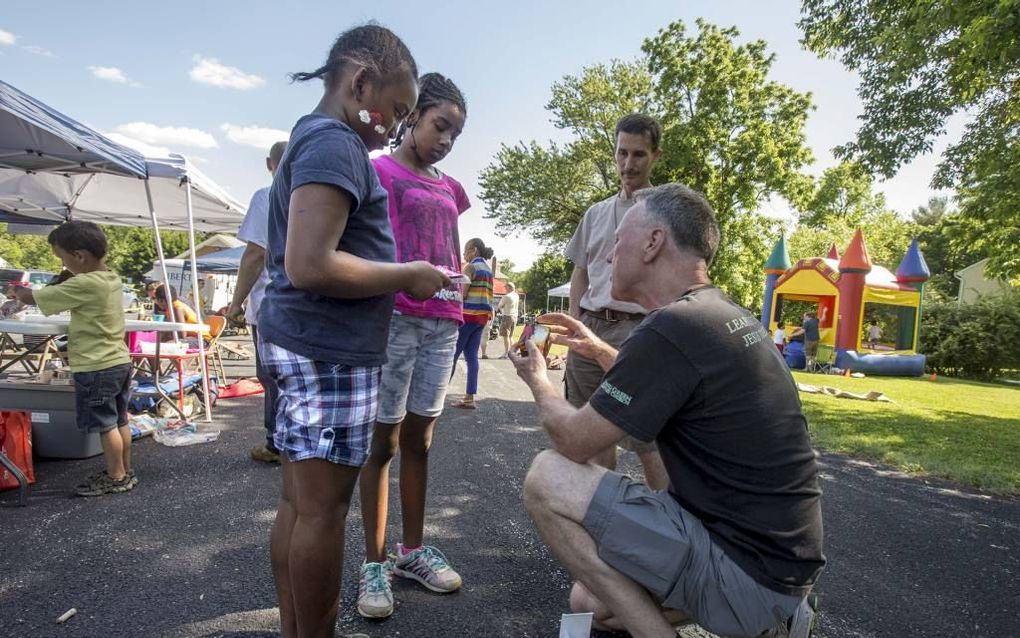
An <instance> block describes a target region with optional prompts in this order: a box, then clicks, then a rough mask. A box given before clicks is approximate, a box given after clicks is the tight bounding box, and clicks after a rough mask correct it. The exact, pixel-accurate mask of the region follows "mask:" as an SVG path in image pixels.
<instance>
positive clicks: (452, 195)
mask: <svg viewBox="0 0 1020 638" xmlns="http://www.w3.org/2000/svg"><path fill="white" fill-rule="evenodd" d="M372 164H373V165H375V171H376V173H378V174H379V181H380V183H382V186H383V188H385V189H386V192H388V193H389V196H390V224H391V225H392V226H393V237H394V239H396V241H397V261H398V262H401V263H403V262H408V261H417V260H423V261H427V262H429V263H430V264H432V265H434V266H443V267H444V268H447V269H449V270H452V271H455V272H460V233H458V231H457V218H458V217H459V216H460V214H461V213H463V212H464V211H466V210H467V209H468V208H470V207H471V202H470V201H468V196H467V193H465V192H464V187H463V186H461V185H460V182H458V181H457V180H455V179H453V178H452V177H450V176H449V175H443V176H442V178H440V179H431V178H428V177H422V176H421V175H418V174H416V173H412V172H411V171H410V170H409V169H407V168H405V167H404V166H402V165H401V164H400V163H399V162H397V161H396V160H395V159H393V158H391V157H390V156H388V155H383V156H381V157H377V158H376V159H374V160H372ZM462 304H463V298H462V294H461V288H460V286H457V285H452V286H449V287H447V288H444V289H443V290H440V291H439V292H438V293H436V295H435V296H433V297H432V298H431V299H426V300H425V301H417V300H415V299H412V298H411V297H409V296H407V295H406V294H404V293H402V292H398V293H397V300H396V305H395V306H394V310H395V311H396V312H400V313H402V314H405V315H411V316H414V317H437V318H441V319H452V320H454V321H456V322H457V323H463V322H464V319H463V316H462V310H461V307H462Z"/></svg>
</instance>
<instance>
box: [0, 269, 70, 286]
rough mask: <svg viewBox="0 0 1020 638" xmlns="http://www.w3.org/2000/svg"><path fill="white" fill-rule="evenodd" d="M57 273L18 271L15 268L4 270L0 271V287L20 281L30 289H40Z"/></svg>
mask: <svg viewBox="0 0 1020 638" xmlns="http://www.w3.org/2000/svg"><path fill="white" fill-rule="evenodd" d="M56 276H57V273H54V272H45V271H42V270H18V269H15V268H4V269H3V270H0V285H3V286H6V285H7V284H9V283H13V282H15V281H20V282H22V283H26V284H28V285H29V286H30V287H32V288H42V287H43V286H45V285H46V284H48V283H50V281H52V280H53V278H54V277H56Z"/></svg>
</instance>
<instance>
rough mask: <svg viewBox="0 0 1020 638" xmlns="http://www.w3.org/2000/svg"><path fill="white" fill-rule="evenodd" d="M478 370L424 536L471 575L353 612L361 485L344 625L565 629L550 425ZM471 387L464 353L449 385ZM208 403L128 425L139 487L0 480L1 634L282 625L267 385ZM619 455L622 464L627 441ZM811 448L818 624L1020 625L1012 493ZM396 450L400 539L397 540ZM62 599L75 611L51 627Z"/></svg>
mask: <svg viewBox="0 0 1020 638" xmlns="http://www.w3.org/2000/svg"><path fill="white" fill-rule="evenodd" d="M228 363H229V369H228V374H233V375H235V376H237V375H247V374H251V369H250V367H246V364H240V365H239V364H236V363H233V362H228ZM482 369H483V372H482V379H481V384H480V385H481V393H480V395H479V404H478V409H477V410H474V411H464V410H457V409H453V408H450V409H448V410H447V411H446V413H445V414H444V416H443V417H442V419H441V421H440V424H439V426H438V429H437V433H436V436H435V441H434V447H433V449H432V453H431V464H430V465H431V467H430V484H429V501H428V508H429V509H428V514H427V523H426V539H427V541H426V542H428V543H429V544H433V545H436V546H438V547H439V548H440V549H442V550H443V551H444V552H445V553H446V555H447V556H448V557H449V559H450V561H451V563H452V564H453V565H454V566H455V567H456V568H457V570H458V571H459V572H460V573H461V575H462V576H463V578H464V583H465V584H464V587H463V589H462V590H461V591H459V592H457V593H454V594H448V595H439V594H433V593H431V592H428V591H426V590H424V589H423V588H421V587H420V586H417V585H414V584H411V583H407V582H405V581H401V580H400V579H395V581H394V592H395V595H396V598H397V609H396V612H395V613H394V615H393V616H392V617H391V618H390V619H388V620H385V621H382V622H369V621H365V620H363V619H361V618H360V617H359V616H358V615H357V612H356V611H355V609H354V604H355V599H356V597H357V566H358V565H359V564H360V562H361V560H362V557H363V552H364V546H363V534H362V530H361V518H360V511H359V508H358V505H357V503H356V502H355V504H354V505H353V507H352V509H351V512H350V516H349V518H348V529H347V535H346V539H345V547H346V560H345V564H344V574H343V602H342V612H341V619H340V623H339V632H341V633H345V632H352V631H361V632H364V633H367V634H368V635H370V636H372V637H373V638H382V637H387V636H393V637H398V636H399V637H404V638H414V637H417V636H424V637H446V636H450V637H461V636H464V637H482V636H485V637H489V636H493V637H497V636H507V637H516V636H520V637H547V636H548V637H555V636H557V635H558V620H559V615H560V614H561V613H563V612H565V611H567V608H566V601H567V592H568V588H569V584H570V579H569V577H568V576H567V574H566V573H565V572H564V571H563V570H562V569H561V568H560V567H559V566H558V564H557V563H556V561H555V560H554V559H553V558H552V557H551V556H550V554H549V552H548V551H547V550H546V549H545V547H544V545H543V544H542V542H541V540H540V539H539V538H538V535H537V534H536V532H535V530H534V527H533V526H532V524H531V522H530V520H529V519H528V517H527V515H526V513H525V512H524V510H523V508H522V506H521V500H520V494H521V484H522V481H523V478H524V475H525V473H526V471H527V468H528V465H529V463H530V460H531V459H532V458H533V457H534V455H535V454H536V453H538V452H539V451H540V450H542V449H543V448H544V447H546V446H547V442H546V438H545V435H544V433H543V431H542V429H541V427H540V426H539V425H538V424H537V423H536V421H535V411H534V407H533V405H532V403H531V401H530V395H529V394H528V392H527V389H526V388H525V386H524V385H523V384H522V383H520V382H519V381H518V380H517V379H516V377H515V376H514V375H513V370H512V366H511V364H510V363H509V362H508V361H500V360H488V361H483V362H482ZM553 374H556V375H558V374H559V373H553ZM463 388H464V377H463V363H462V364H461V369H460V370H459V371H458V373H457V376H456V377H455V378H454V381H453V385H452V388H451V389H452V392H451V396H453V397H455V396H456V394H457V393H459V392H461V391H463ZM832 400H838V399H832ZM215 415H216V416H215V420H214V424H213V425H214V427H216V428H218V429H219V430H220V437H219V439H218V440H217V441H215V442H213V443H206V444H201V445H195V446H192V447H184V448H169V447H164V446H162V445H159V444H157V443H156V442H155V441H153V440H151V439H144V440H142V441H140V442H137V444H136V446H135V447H134V456H135V459H136V461H135V467H136V469H137V472H138V475H139V478H140V484H139V486H138V487H137V488H136V489H135V490H134V491H132V492H130V493H128V494H125V495H119V496H109V497H103V498H97V499H83V498H77V497H74V496H72V495H71V493H72V490H73V487H74V485H75V484H76V483H77V482H78V481H80V480H81V479H82V478H83V477H84V476H85V475H86V474H88V473H90V472H92V471H95V470H96V469H97V468H98V467H100V465H101V457H95V458H92V459H85V460H76V461H67V460H61V461H54V460H37V463H36V468H35V469H36V475H37V480H38V482H37V483H36V485H34V486H33V489H32V494H31V499H30V503H29V506H28V507H25V508H22V507H18V506H17V500H16V494H15V492H4V493H0V635H2V636H5V637H11V638H14V637H21V636H45V637H50V636H53V637H67V638H71V637H79V636H82V637H90V638H91V637H100V636H101V637H118V636H130V637H134V636H167V637H181V638H185V637H186V638H192V637H200V636H201V637H213V636H219V637H234V638H242V637H243V638H256V637H263V636H265V637H269V636H277V635H278V632H279V624H278V618H277V612H276V596H275V592H274V589H273V583H272V578H271V575H270V570H269V558H268V543H269V528H270V526H271V524H272V521H273V518H274V516H275V512H276V499H277V495H278V492H279V484H280V470H279V468H278V467H276V466H272V465H264V464H261V463H256V462H254V461H252V460H250V459H249V458H248V450H249V449H250V448H251V447H252V446H254V445H256V444H257V443H258V442H259V441H260V440H261V436H262V426H261V397H249V398H241V399H231V400H223V401H221V402H220V403H219V405H218V406H217V408H216V410H215ZM1018 427H1020V425H1018ZM622 458H623V462H622V466H621V467H622V468H623V469H624V470H628V471H633V470H634V469H635V467H636V464H635V459H634V457H633V456H632V455H629V454H624V455H623V457H622ZM821 462H822V466H823V477H822V479H823V488H824V490H825V496H824V498H823V509H824V519H825V543H826V545H825V553H826V555H827V557H828V560H829V565H828V567H827V569H826V571H825V573H824V574H823V576H822V579H821V581H820V582H819V584H818V587H817V591H818V593H819V595H820V598H821V604H822V615H821V620H820V625H819V627H818V630H817V631H816V636H819V637H822V638H827V637H837V636H839V637H843V636H849V637H861V638H871V637H879V636H883V637H884V636H889V637H903V636H931V637H935V636H939V637H941V636H989V637H992V636H995V637H999V636H1003V637H1015V636H1020V616H1018V613H1020V612H1018V610H1020V578H1018V573H1020V499H1017V498H1010V497H1000V496H993V495H988V494H983V493H980V492H977V491H974V490H969V489H963V488H959V487H958V486H954V485H951V484H948V483H944V482H941V481H935V480H925V479H922V478H916V477H909V476H904V475H902V474H899V473H896V472H892V471H890V470H889V469H888V468H883V467H880V466H874V465H870V464H866V463H860V462H856V461H853V460H851V459H847V458H844V457H840V456H835V455H828V454H824V453H823V454H822V455H821ZM398 463H399V461H397V462H396V463H394V465H393V468H392V470H391V472H392V473H391V480H392V481H393V483H392V489H391V495H392V497H393V498H392V500H391V504H390V506H391V511H390V519H389V520H390V537H389V538H390V542H391V543H394V542H395V541H396V540H399V539H398V536H397V534H398V533H399V525H400V507H399V499H398V498H397V495H398V494H399V491H398V487H397V484H396V477H397V467H398ZM72 607H73V608H76V609H77V614H76V615H75V616H73V617H72V618H71V619H69V620H68V621H67V622H65V623H63V624H56V622H55V620H56V619H57V617H58V616H60V615H61V614H63V613H64V612H65V611H67V610H68V609H70V608H72ZM684 635H685V636H691V637H693V636H705V635H707V634H704V633H703V632H701V631H700V630H697V629H688V630H685V633H684Z"/></svg>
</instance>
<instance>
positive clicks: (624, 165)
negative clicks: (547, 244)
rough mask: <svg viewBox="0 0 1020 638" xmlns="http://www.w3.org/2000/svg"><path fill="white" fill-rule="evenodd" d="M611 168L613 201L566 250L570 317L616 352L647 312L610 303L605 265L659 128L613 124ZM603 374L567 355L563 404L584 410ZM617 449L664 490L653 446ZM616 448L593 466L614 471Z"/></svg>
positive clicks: (644, 118)
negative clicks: (615, 184)
mask: <svg viewBox="0 0 1020 638" xmlns="http://www.w3.org/2000/svg"><path fill="white" fill-rule="evenodd" d="M615 136H616V137H615V148H614V162H615V166H616V173H617V176H618V177H619V178H620V190H619V192H618V193H616V194H615V195H613V196H611V197H609V198H607V199H604V200H602V201H601V202H596V203H595V204H593V205H592V206H591V208H589V209H588V210H587V211H586V212H585V213H584V217H582V218H581V223H580V224H579V225H578V227H577V230H576V231H574V236H573V237H572V238H571V239H570V243H569V244H567V250H566V256H567V259H569V260H570V261H571V262H572V263H573V264H574V269H573V271H572V272H571V274H570V313H571V315H572V316H573V317H575V318H577V319H580V320H581V321H582V322H583V323H584V325H586V326H588V327H589V328H590V329H591V330H592V331H593V332H594V333H595V334H596V335H598V337H599V338H600V339H602V340H604V341H606V342H607V343H609V344H610V345H611V346H613V347H615V348H618V347H619V346H620V344H621V343H623V341H624V340H625V339H626V338H627V336H628V335H630V333H631V331H632V330H634V328H636V327H637V326H638V324H639V323H641V321H642V320H643V319H644V318H645V313H646V310H645V309H644V308H642V307H640V306H639V305H638V304H636V303H633V302H625V301H621V300H619V299H614V298H613V295H612V293H611V288H612V282H611V281H610V273H611V272H612V266H611V265H610V264H609V262H608V261H607V258H608V256H609V254H610V253H611V252H612V250H613V242H614V241H615V239H614V237H615V234H616V231H617V230H619V228H620V226H621V224H622V223H623V218H624V216H625V215H626V214H627V211H628V210H629V209H630V208H631V207H632V206H634V204H635V203H636V202H637V197H636V195H637V193H640V192H641V191H642V190H644V189H646V188H650V187H651V185H652V182H651V176H652V169H653V168H654V167H655V163H656V162H657V161H658V160H659V157H660V156H661V155H662V149H661V148H660V147H659V142H660V141H661V140H662V125H661V124H659V122H658V121H657V120H656V119H655V118H653V117H651V116H648V115H644V114H643V113H632V114H630V115H626V116H624V117H622V118H620V120H619V121H617V123H616V133H615ZM604 374H605V372H604V371H603V370H602V368H601V367H600V366H599V365H598V364H597V363H596V362H594V361H592V360H590V359H587V358H585V357H584V356H583V355H581V354H579V353H577V352H573V351H571V352H568V353H567V367H566V371H565V372H564V375H563V380H564V383H565V385H566V397H567V401H569V402H570V404H571V405H572V406H574V407H576V408H579V407H581V406H582V405H584V404H585V403H586V402H587V401H588V399H589V397H591V395H592V393H594V392H595V390H597V389H598V387H599V384H601V383H602V377H603V375H604ZM619 447H622V448H623V449H625V450H630V451H631V452H634V453H635V454H637V456H638V458H639V459H640V460H641V467H642V469H643V470H644V473H645V481H647V483H648V484H649V485H650V486H652V487H653V488H655V489H664V488H665V487H666V485H667V482H668V480H669V477H668V476H667V475H666V470H665V468H664V467H663V465H662V459H661V458H660V456H659V452H658V450H657V449H656V447H655V443H654V442H645V441H639V440H638V439H636V438H634V437H632V436H627V437H624V438H623V440H622V442H621V443H620V445H619ZM616 448H617V446H616V445H613V446H612V447H611V448H608V449H606V450H605V451H604V452H603V453H602V454H601V455H599V456H598V458H597V459H596V460H595V462H596V463H598V464H600V465H603V466H605V467H607V468H609V469H611V470H612V469H614V468H615V467H616V458H617V456H616V454H617V453H616Z"/></svg>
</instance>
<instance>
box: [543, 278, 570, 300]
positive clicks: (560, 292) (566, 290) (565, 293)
mask: <svg viewBox="0 0 1020 638" xmlns="http://www.w3.org/2000/svg"><path fill="white" fill-rule="evenodd" d="M546 295H547V296H549V297H569V296H570V282H569V281H568V282H567V283H565V284H560V285H559V286H556V287H555V288H550V289H549V291H548V292H547V293H546Z"/></svg>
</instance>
